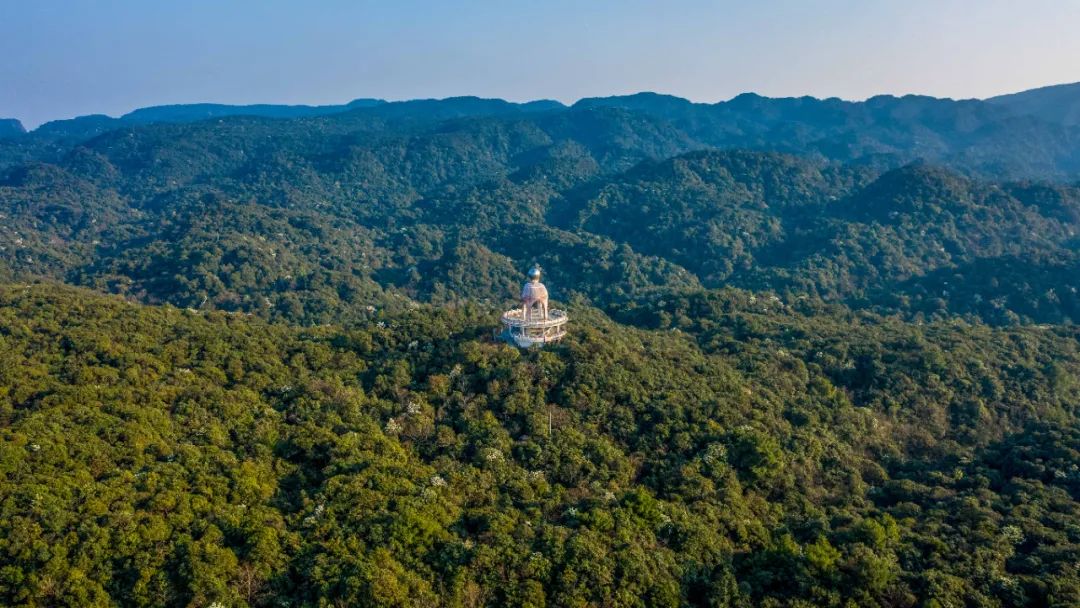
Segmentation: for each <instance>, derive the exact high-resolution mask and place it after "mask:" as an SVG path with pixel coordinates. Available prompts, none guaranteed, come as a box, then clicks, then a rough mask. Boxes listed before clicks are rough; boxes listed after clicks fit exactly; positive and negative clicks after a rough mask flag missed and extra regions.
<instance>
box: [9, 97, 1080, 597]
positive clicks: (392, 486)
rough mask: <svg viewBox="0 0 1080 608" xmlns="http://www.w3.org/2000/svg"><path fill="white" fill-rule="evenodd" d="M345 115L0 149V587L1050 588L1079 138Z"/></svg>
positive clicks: (138, 128)
mask: <svg viewBox="0 0 1080 608" xmlns="http://www.w3.org/2000/svg"><path fill="white" fill-rule="evenodd" d="M352 106H353V107H329V106H323V107H293V106H255V108H258V109H257V110H255V109H252V107H245V108H234V107H222V106H210V105H198V106H180V107H163V108H153V109H148V110H146V111H139V112H135V113H133V114H132V115H128V116H126V117H122V118H119V119H114V118H109V117H97V118H95V117H88V118H82V119H76V120H75V121H69V122H67V123H65V124H56V125H52V126H49V127H48V128H46V127H42V128H39V129H36V130H34V131H32V132H30V133H27V134H17V135H13V136H9V137H6V138H2V139H0V476H2V482H0V604H4V605H12V606H53V605H70V606H110V605H124V606H142V605H159V606H160V605H164V606H209V605H213V604H214V603H217V604H218V605H220V606H271V605H273V606H280V605H296V606H334V605H371V606H378V605H383V606H441V605H446V606H501V605H523V606H543V605H550V606H678V605H693V606H770V607H781V606H783V607H792V608H795V607H807V606H835V607H844V608H846V607H848V606H881V607H912V608H914V607H917V606H918V607H931V606H936V607H943V606H979V607H982V606H986V607H1005V606H1010V607H1011V606H1074V605H1077V604H1078V603H1080V582H1078V581H1080V570H1078V568H1080V532H1078V531H1080V452H1078V451H1077V445H1078V442H1080V422H1078V418H1077V416H1078V413H1080V412H1078V409H1077V404H1078V403H1080V343H1078V339H1080V333H1078V331H1077V329H1076V321H1077V320H1080V294H1078V293H1077V291H1078V289H1080V234H1078V231H1080V182H1078V179H1080V139H1078V138H1080V131H1078V130H1077V129H1078V128H1077V127H1076V126H1075V125H1070V124H1068V121H1066V120H1057V119H1054V118H1053V116H1055V115H1053V114H1046V113H1040V114H1039V115H1038V116H1035V115H1033V114H1032V113H1025V112H1026V111H1025V110H1020V109H1017V108H1016V107H1007V106H1010V104H1005V103H998V102H993V103H991V102H980V101H951V100H938V99H931V98H923V97H903V98H895V97H876V98H873V99H870V100H868V101H866V102H861V103H853V102H844V101H840V100H834V99H831V100H817V99H812V98H799V99H767V98H763V97H758V96H753V95H744V96H740V97H737V98H735V99H733V100H731V101H728V102H723V103H720V104H693V103H690V102H687V101H685V100H680V99H677V98H672V97H665V96H658V95H652V94H640V95H633V96H626V97H611V98H599V99H588V100H582V101H580V102H578V103H576V104H574V105H573V106H570V107H566V106H563V105H561V104H558V103H557V102H533V103H525V104H515V103H510V102H505V101H501V100H485V99H479V98H468V97H466V98H453V99H448V100H420V101H411V102H381V101H378V100H370V101H361V102H359V103H354V104H352ZM251 114H260V115H251ZM531 264H540V265H541V266H542V267H543V269H544V274H545V279H544V280H545V282H546V283H547V284H548V287H549V289H550V290H551V293H552V297H553V298H554V299H555V300H556V301H558V302H559V305H560V306H561V307H565V308H567V309H568V311H569V313H570V316H571V325H570V334H569V336H568V338H567V340H566V341H565V342H562V343H560V344H558V345H555V346H552V347H549V348H546V349H544V350H540V351H537V350H532V351H519V350H517V349H516V348H513V347H510V346H509V345H506V344H502V343H499V342H496V341H494V340H493V339H492V330H493V329H494V328H495V326H496V325H497V319H498V313H499V311H500V310H502V308H503V307H504V306H507V305H509V304H511V303H512V302H513V300H514V297H515V294H516V293H517V292H518V291H519V290H520V281H521V279H522V272H523V270H524V269H526V268H527V267H528V266H529V265H531Z"/></svg>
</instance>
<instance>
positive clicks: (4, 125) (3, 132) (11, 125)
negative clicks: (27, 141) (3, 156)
mask: <svg viewBox="0 0 1080 608" xmlns="http://www.w3.org/2000/svg"><path fill="white" fill-rule="evenodd" d="M23 133H26V129H25V128H24V127H23V125H22V123H21V122H19V121H18V120H17V119H15V118H0V137H12V136H15V135H22V134H23Z"/></svg>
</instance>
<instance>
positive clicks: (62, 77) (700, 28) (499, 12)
mask: <svg viewBox="0 0 1080 608" xmlns="http://www.w3.org/2000/svg"><path fill="white" fill-rule="evenodd" d="M0 31H2V32H3V35H0V116H11V117H15V118H19V119H21V120H22V121H23V122H24V123H25V124H26V125H27V126H28V127H32V126H35V125H37V124H39V123H41V122H43V121H46V120H52V119H55V118H69V117H72V116H76V115H81V114H91V113H106V114H111V115H118V114H121V113H124V112H127V111H130V110H132V109H134V108H137V107H142V106H147V105H155V104H164V103H185V102H197V101H214V102H223V103H254V102H268V103H309V104H323V103H341V102H345V101H348V100H350V99H353V98H356V97H382V98H386V99H405V98H415V97H447V96H452V95H480V96H486V97H503V98H507V99H512V100H526V99H536V98H554V99H559V100H561V101H565V102H571V101H574V100H576V99H578V98H581V97H587V96H597V95H612V94H620V93H629V92H635V91H642V90H651V91H659V92H664V93H671V94H675V95H679V96H682V97H688V98H690V99H694V100H697V101H718V100H722V99H728V98H730V97H732V96H734V95H736V94H738V93H741V92H745V91H755V92H758V93H761V94H763V95H771V96H789V95H804V94H809V95H815V96H821V97H827V96H838V97H843V98H848V99H863V98H866V97H868V96H871V95H874V94H877V93H894V94H903V93H924V94H930V95H936V96H942V97H985V96H990V95H994V94H998V93H1005V92H1011V91H1017V90H1022V89H1025V88H1032V87H1036V86H1041V85H1047V84H1057V83H1062V82H1074V81H1080V0H968V1H960V0H903V1H900V0H896V1H885V0H758V1H756V2H751V1H749V0H748V1H745V2H719V1H714V2H706V1H703V0H668V1H666V2H639V1H636V0H579V1H578V2H570V1H563V0H544V1H539V0H538V1H528V2H515V1H513V0H501V1H499V0H476V1H458V2H454V1H451V0H445V1H420V0H384V1H381V2H368V1H364V0H348V1H346V0H341V1H332V0H324V1H315V0H311V1H308V2H285V1H282V0H246V1H241V0H185V1H183V2H173V1H166V0H162V1H158V0H138V1H135V0H129V1H120V0H114V1H110V0H95V1H90V0H68V1H60V0H0Z"/></svg>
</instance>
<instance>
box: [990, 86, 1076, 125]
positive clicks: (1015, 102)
mask: <svg viewBox="0 0 1080 608" xmlns="http://www.w3.org/2000/svg"><path fill="white" fill-rule="evenodd" d="M986 101H987V102H988V103H991V104H994V105H998V106H1001V107H1004V108H1008V109H1009V110H1011V111H1012V112H1014V113H1016V114H1026V115H1030V116H1035V117H1038V118H1041V119H1042V120H1045V121H1047V122H1054V123H1060V124H1064V125H1073V126H1075V125H1080V82H1074V83H1071V84H1058V85H1053V86H1048V87H1040V88H1038V89H1031V90H1028V91H1021V92H1019V93H1011V94H1009V95H999V96H997V97H991V98H989V99H987V100H986Z"/></svg>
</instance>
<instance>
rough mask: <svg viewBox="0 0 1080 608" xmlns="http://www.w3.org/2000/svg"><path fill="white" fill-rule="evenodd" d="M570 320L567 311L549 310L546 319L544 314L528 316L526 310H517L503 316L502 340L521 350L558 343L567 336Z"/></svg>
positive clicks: (509, 311)
mask: <svg viewBox="0 0 1080 608" xmlns="http://www.w3.org/2000/svg"><path fill="white" fill-rule="evenodd" d="M530 312H532V311H530ZM569 320H570V317H568V316H567V315H566V311H565V310H558V309H551V310H548V311H547V316H546V317H545V316H544V315H542V314H531V315H526V314H525V309H522V308H515V309H514V310H508V311H506V312H504V313H503V315H502V324H503V332H502V338H503V339H505V340H506V341H508V342H511V343H513V344H516V345H517V346H519V347H521V348H528V347H530V346H534V345H538V344H541V345H542V344H547V343H549V342H557V341H559V340H561V339H562V338H563V337H564V336H566V322H567V321H569Z"/></svg>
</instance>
